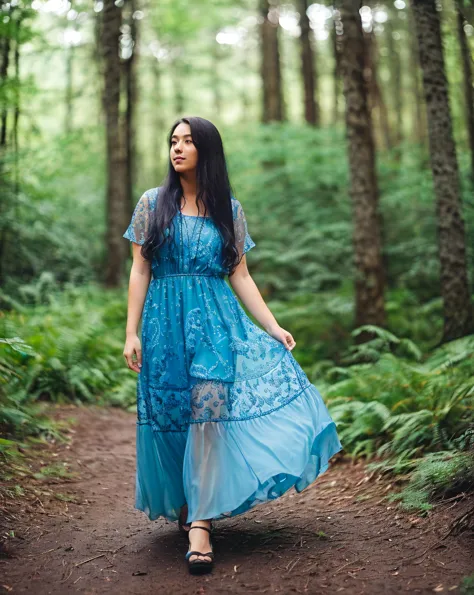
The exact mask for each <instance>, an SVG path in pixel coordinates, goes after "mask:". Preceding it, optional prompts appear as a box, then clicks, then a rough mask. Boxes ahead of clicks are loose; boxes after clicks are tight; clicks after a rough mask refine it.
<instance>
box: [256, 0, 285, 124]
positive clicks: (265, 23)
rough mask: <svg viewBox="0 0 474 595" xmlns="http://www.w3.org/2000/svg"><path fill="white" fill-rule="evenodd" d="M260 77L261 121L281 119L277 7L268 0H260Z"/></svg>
mask: <svg viewBox="0 0 474 595" xmlns="http://www.w3.org/2000/svg"><path fill="white" fill-rule="evenodd" d="M260 14H261V17H262V24H261V26H260V41H261V60H262V62H261V70H260V74H261V79H262V88H263V113H262V122H264V123H267V122H272V121H279V122H281V121H283V120H284V119H285V116H284V106H283V89H282V76H281V66H280V50H279V44H278V29H279V24H278V9H277V8H276V7H274V6H273V5H272V4H270V2H269V0H260Z"/></svg>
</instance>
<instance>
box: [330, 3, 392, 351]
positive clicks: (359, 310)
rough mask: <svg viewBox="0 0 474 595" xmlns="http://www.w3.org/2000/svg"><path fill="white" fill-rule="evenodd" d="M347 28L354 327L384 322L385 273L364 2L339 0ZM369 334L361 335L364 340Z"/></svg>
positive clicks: (344, 39) (344, 43)
mask: <svg viewBox="0 0 474 595" xmlns="http://www.w3.org/2000/svg"><path fill="white" fill-rule="evenodd" d="M340 5H341V18H342V25H343V29H344V32H343V36H342V55H341V71H342V77H343V81H344V95H345V98H346V126H347V137H348V151H349V168H350V179H351V188H350V192H351V198H352V209H353V243H354V257H355V263H354V264H355V301H356V303H355V324H356V326H360V325H363V324H375V325H379V326H383V325H384V323H385V302H384V287H385V275H384V269H383V263H382V249H381V233H380V216H379V212H378V186H377V177H376V171H375V149H374V141H373V132H372V121H371V117H370V111H369V106H368V96H367V95H368V94H367V85H366V82H365V80H364V66H365V64H366V56H365V47H364V35H363V31H362V22H361V17H360V13H359V9H360V5H361V3H360V2H358V1H356V0H341V3H340ZM366 338H367V336H361V340H364V339H366Z"/></svg>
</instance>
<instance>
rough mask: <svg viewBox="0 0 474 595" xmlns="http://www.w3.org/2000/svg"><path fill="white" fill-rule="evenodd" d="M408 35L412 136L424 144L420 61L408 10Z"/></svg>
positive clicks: (413, 26)
mask: <svg viewBox="0 0 474 595" xmlns="http://www.w3.org/2000/svg"><path fill="white" fill-rule="evenodd" d="M408 35H409V36H410V45H411V47H410V61H409V65H410V72H411V81H412V85H411V89H412V96H413V101H412V106H413V110H412V118H413V124H414V125H413V126H412V130H413V135H412V138H414V140H416V141H417V142H418V143H420V144H424V143H425V141H426V138H427V134H428V133H427V130H426V115H425V110H424V109H423V103H424V99H423V93H422V90H421V84H420V63H419V58H418V42H417V40H416V30H415V23H414V21H413V13H412V11H411V10H410V11H408Z"/></svg>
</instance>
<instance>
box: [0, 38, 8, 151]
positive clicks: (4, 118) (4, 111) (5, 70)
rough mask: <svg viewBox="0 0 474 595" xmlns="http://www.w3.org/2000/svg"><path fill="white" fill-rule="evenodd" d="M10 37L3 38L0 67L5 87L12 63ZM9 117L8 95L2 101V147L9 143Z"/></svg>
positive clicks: (0, 133)
mask: <svg viewBox="0 0 474 595" xmlns="http://www.w3.org/2000/svg"><path fill="white" fill-rule="evenodd" d="M10 43H11V42H10V37H5V38H4V39H3V40H2V63H1V67H0V78H1V81H2V86H3V87H4V88H5V86H6V84H7V80H8V66H9V63H10ZM7 118H8V102H7V99H6V97H4V98H3V102H2V115H1V130H0V147H5V146H6V144H7Z"/></svg>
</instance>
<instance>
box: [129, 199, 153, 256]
mask: <svg viewBox="0 0 474 595" xmlns="http://www.w3.org/2000/svg"><path fill="white" fill-rule="evenodd" d="M151 208H152V198H151V197H150V195H149V193H148V191H147V192H145V193H144V194H143V196H142V197H141V198H140V200H139V201H138V202H137V204H136V206H135V210H134V211H133V215H132V220H131V221H130V225H129V226H128V227H127V230H126V231H125V233H124V234H123V237H124V238H127V240H130V241H131V242H135V243H137V244H140V245H142V244H143V243H144V242H145V240H146V237H147V233H148V229H149V224H150V216H151Z"/></svg>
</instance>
